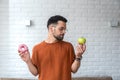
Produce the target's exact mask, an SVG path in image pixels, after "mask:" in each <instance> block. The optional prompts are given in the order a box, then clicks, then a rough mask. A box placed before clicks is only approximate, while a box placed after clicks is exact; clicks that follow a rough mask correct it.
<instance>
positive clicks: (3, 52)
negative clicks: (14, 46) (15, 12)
mask: <svg viewBox="0 0 120 80" xmlns="http://www.w3.org/2000/svg"><path fill="white" fill-rule="evenodd" d="M8 4H9V3H8V0H0V77H1V76H3V75H5V74H6V72H5V70H7V68H8V66H6V64H7V61H8V60H7V59H8V53H9V42H8V41H9V38H8V36H9V35H8V34H9V27H8V24H9V22H8V16H9V13H8V7H9V6H8ZM6 58H7V59H6Z"/></svg>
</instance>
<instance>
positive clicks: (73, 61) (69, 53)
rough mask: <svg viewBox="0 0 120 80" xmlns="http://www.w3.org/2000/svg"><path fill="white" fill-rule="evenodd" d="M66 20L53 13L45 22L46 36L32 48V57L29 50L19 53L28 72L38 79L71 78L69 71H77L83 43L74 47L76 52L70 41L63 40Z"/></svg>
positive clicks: (66, 79)
mask: <svg viewBox="0 0 120 80" xmlns="http://www.w3.org/2000/svg"><path fill="white" fill-rule="evenodd" d="M66 22H67V20H66V19H65V18H64V17H62V16H60V15H55V16H52V17H50V19H49V20H48V23H47V28H48V37H47V39H46V40H44V41H43V42H41V43H39V44H37V45H35V46H34V48H33V53H32V58H30V53H29V51H26V52H25V53H24V54H23V53H22V52H19V53H20V56H21V58H22V59H23V61H25V62H26V64H27V65H28V68H29V70H30V72H31V73H32V74H33V75H35V76H37V75H39V80H71V72H73V73H75V72H77V70H78V68H79V67H80V63H81V61H80V60H81V58H82V54H83V53H84V51H85V50H86V46H85V45H80V44H78V46H77V47H76V54H75V52H74V48H73V46H72V44H71V43H69V42H65V41H63V38H64V35H65V33H66Z"/></svg>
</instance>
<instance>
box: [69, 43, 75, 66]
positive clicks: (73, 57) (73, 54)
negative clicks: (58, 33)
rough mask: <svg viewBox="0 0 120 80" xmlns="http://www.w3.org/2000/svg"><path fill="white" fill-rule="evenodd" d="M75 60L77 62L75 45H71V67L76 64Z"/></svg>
mask: <svg viewBox="0 0 120 80" xmlns="http://www.w3.org/2000/svg"><path fill="white" fill-rule="evenodd" d="M74 60H75V51H74V47H73V45H72V44H71V46H70V63H71V65H72V63H73V62H74Z"/></svg>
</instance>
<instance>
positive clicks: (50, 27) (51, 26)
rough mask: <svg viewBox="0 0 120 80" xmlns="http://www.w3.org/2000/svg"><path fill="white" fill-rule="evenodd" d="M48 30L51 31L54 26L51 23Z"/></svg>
mask: <svg viewBox="0 0 120 80" xmlns="http://www.w3.org/2000/svg"><path fill="white" fill-rule="evenodd" d="M49 31H50V32H53V31H54V26H53V25H52V24H51V25H49Z"/></svg>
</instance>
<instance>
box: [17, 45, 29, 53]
mask: <svg viewBox="0 0 120 80" xmlns="http://www.w3.org/2000/svg"><path fill="white" fill-rule="evenodd" d="M18 51H19V52H22V53H24V52H26V51H28V47H27V45H25V44H20V45H19V47H18Z"/></svg>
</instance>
